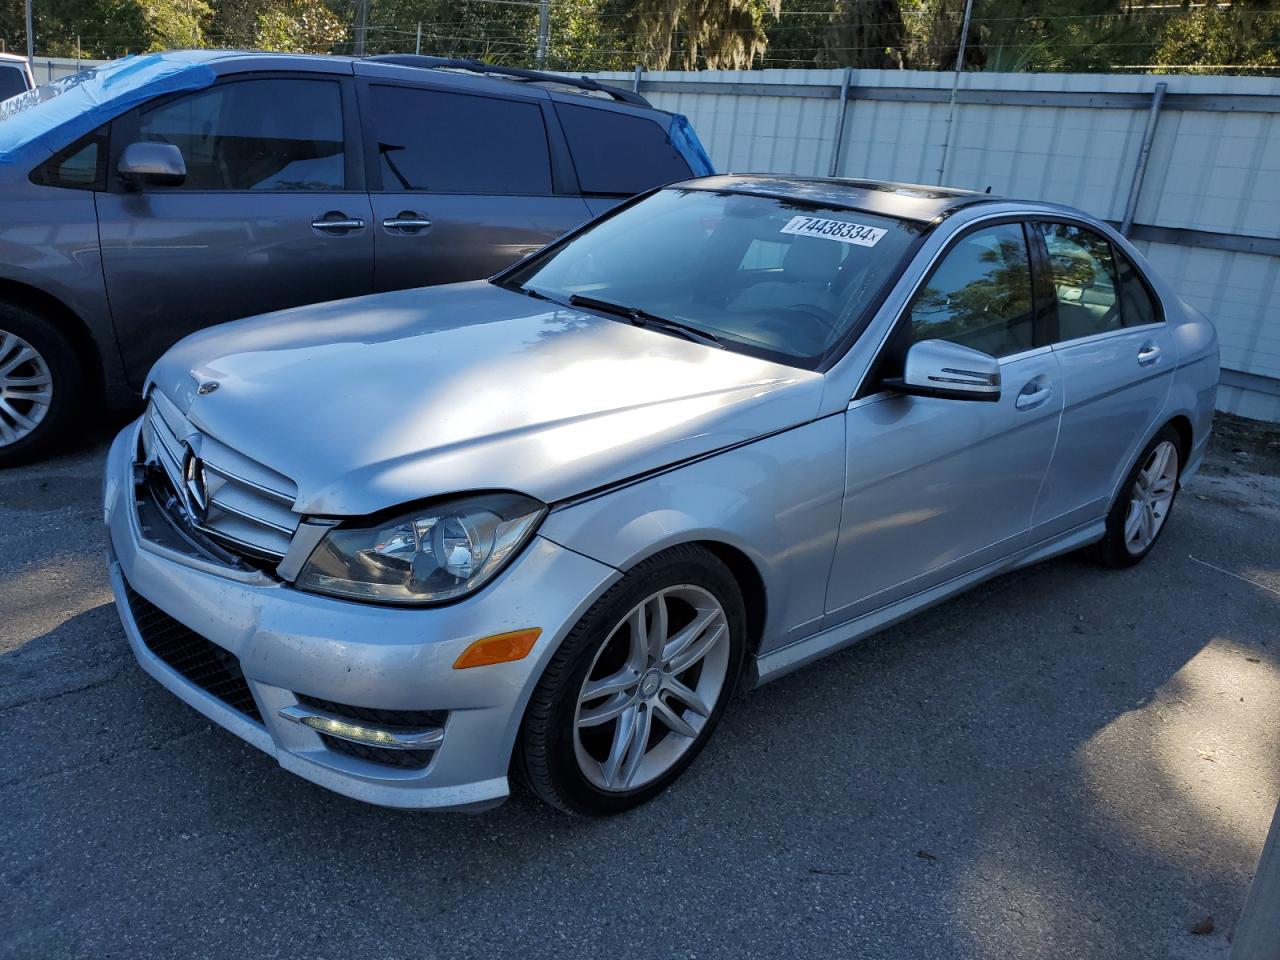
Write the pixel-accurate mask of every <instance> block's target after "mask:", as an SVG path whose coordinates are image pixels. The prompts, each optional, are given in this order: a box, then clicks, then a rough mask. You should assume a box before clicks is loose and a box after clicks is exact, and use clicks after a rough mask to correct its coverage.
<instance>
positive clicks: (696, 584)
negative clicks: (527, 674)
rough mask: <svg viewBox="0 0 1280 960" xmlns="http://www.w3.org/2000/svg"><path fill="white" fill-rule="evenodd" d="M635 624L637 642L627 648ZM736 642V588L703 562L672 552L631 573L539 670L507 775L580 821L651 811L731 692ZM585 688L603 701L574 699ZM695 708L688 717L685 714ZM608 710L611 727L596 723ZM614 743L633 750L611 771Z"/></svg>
mask: <svg viewBox="0 0 1280 960" xmlns="http://www.w3.org/2000/svg"><path fill="white" fill-rule="evenodd" d="M717 605H718V609H719V612H720V614H721V615H722V617H720V616H719V615H718V614H717V613H716V611H715V609H714V608H715V607H716V606H717ZM640 610H642V611H643V616H642V617H640V618H639V619H638V617H639V616H640V615H638V614H637V611H640ZM661 610H665V611H666V619H665V622H664V620H663V619H662V616H661V612H660V611H661ZM637 622H639V623H642V624H644V630H646V631H647V637H648V642H647V643H646V642H644V641H641V642H640V643H639V644H637V643H636V642H635V637H636V635H637V631H636V630H635V629H633V624H636V623H637ZM664 627H665V629H664ZM663 635H665V639H664V640H656V641H655V640H654V639H653V638H655V637H658V636H663ZM686 636H687V637H688V641H687V642H688V646H687V647H681V646H680V644H681V643H683V642H685V638H686ZM745 637H746V610H745V607H744V605H743V601H742V595H741V593H740V591H739V589H738V585H737V582H736V581H735V580H734V578H733V575H732V574H731V573H730V572H729V568H728V567H726V566H725V565H724V564H723V563H722V562H721V561H720V560H719V559H718V558H717V557H716V556H715V555H714V554H712V553H711V552H710V551H708V550H706V549H704V548H702V547H697V546H692V545H689V546H679V547H673V548H671V549H669V550H665V551H663V552H662V553H660V554H657V555H655V556H653V557H651V558H650V559H648V560H645V561H644V562H642V563H640V564H638V565H637V566H636V567H634V568H633V569H632V570H631V571H630V572H629V573H627V575H626V576H625V577H623V578H622V580H620V581H619V582H618V583H616V584H614V586H613V587H611V588H610V589H609V590H608V591H607V592H606V593H605V594H604V596H602V597H601V598H600V599H599V600H598V601H596V603H595V604H593V605H592V607H591V608H590V609H589V610H588V611H587V612H586V613H585V614H584V615H583V617H582V619H581V620H579V621H578V623H577V625H576V626H574V628H573V629H572V630H571V631H570V633H569V635H568V636H567V637H566V638H565V640H564V642H563V643H562V644H561V646H560V649H559V650H557V651H556V654H555V656H554V657H552V659H551V662H550V663H549V664H548V665H547V668H546V670H545V672H544V673H543V675H542V679H541V680H540V681H539V682H538V686H537V688H536V689H535V690H534V693H533V696H532V698H531V699H530V702H529V706H528V709H527V710H526V712H525V717H524V723H523V725H522V727H521V731H520V736H519V740H518V745H517V751H516V757H515V763H514V764H513V765H514V766H515V768H516V770H517V772H519V773H520V774H521V775H522V776H523V779H524V781H525V782H526V783H527V784H528V785H529V787H530V788H531V789H532V790H533V792H534V793H535V794H536V795H537V796H538V797H540V798H541V799H542V800H544V801H546V802H547V803H549V804H551V805H552V806H554V807H558V808H559V809H561V810H563V811H565V812H567V813H572V814H577V815H580V816H608V815H611V814H616V813H622V812H623V811H625V810H630V809H632V808H633V807H637V806H639V805H640V804H642V803H644V802H646V801H647V800H650V799H651V798H653V797H654V796H656V795H657V794H659V793H661V792H662V791H663V790H665V789H666V788H667V787H668V786H670V785H671V783H672V782H674V781H675V780H676V778H678V777H679V776H680V774H681V773H683V772H684V770H685V769H686V768H687V767H688V766H689V764H690V763H692V762H693V759H694V757H696V756H697V754H698V753H699V752H700V751H701V750H702V748H703V747H704V746H705V745H706V742H707V740H708V739H710V737H711V735H712V733H713V732H714V730H715V727H716V725H717V724H718V723H719V721H720V717H721V716H722V715H723V713H724V709H725V705H726V704H727V703H728V701H729V698H730V696H731V693H732V691H733V690H734V689H735V688H736V686H737V681H738V677H739V675H740V673H741V667H742V661H743V657H744V653H745V647H746V644H745ZM646 648H647V649H648V650H654V649H663V651H664V652H663V654H661V655H660V657H659V658H658V659H656V660H654V659H650V660H649V661H648V665H647V666H642V665H641V664H642V661H640V660H638V659H637V658H638V657H639V653H638V650H643V649H646ZM700 648H705V649H702V652H701V653H700V654H698V649H700ZM668 656H669V660H667V659H665V658H666V657H668ZM694 656H696V659H689V658H691V657H694ZM686 661H687V664H688V665H687V666H682V664H685V663H686ZM632 674H634V677H632V676H631V675H632ZM588 679H590V681H591V683H592V684H593V689H607V690H608V692H607V693H603V694H600V695H599V696H596V697H592V696H589V695H585V694H586V690H587V688H586V687H585V686H584V685H585V684H586V683H587V681H588ZM717 680H718V684H717ZM624 684H625V685H629V686H625V687H624V686H623V685H624ZM669 684H670V686H668V685H669ZM676 684H679V685H681V686H682V687H683V689H681V688H680V687H678V686H676ZM712 691H714V696H713V694H712ZM690 694H692V698H691V699H687V700H686V699H684V698H686V697H687V696H688V695H690ZM695 701H697V702H698V704H699V707H698V709H694V708H693V707H691V706H688V704H689V703H693V702H695ZM613 711H618V712H617V713H616V716H614V718H613V719H612V720H604V721H600V720H598V718H600V717H604V716H610V715H611V714H612V712H613ZM628 717H630V718H631V720H630V722H628V720H627V718H628ZM668 718H670V720H668ZM669 723H670V724H672V725H668V724H669ZM589 724H590V725H589ZM682 725H683V732H681V733H677V732H676V730H677V728H678V727H681V726H682ZM627 731H643V732H639V733H638V734H637V735H636V736H630V737H629V736H627ZM636 743H640V745H641V749H640V751H639V752H638V753H636V751H635V750H634V744H636ZM624 744H631V745H632V746H631V748H630V749H624V750H623V753H622V755H621V756H618V757H617V762H616V763H615V762H613V761H614V758H615V755H616V753H617V752H618V751H619V750H620V749H622V748H621V747H620V745H624ZM636 758H638V759H636ZM611 771H612V773H611Z"/></svg>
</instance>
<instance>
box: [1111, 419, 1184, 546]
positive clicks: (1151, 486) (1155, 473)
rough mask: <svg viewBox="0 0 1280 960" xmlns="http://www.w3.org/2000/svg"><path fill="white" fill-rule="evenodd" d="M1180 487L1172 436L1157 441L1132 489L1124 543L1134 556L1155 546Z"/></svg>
mask: <svg viewBox="0 0 1280 960" xmlns="http://www.w3.org/2000/svg"><path fill="white" fill-rule="evenodd" d="M1177 489H1178V448H1177V447H1176V446H1174V445H1173V444H1172V443H1171V442H1170V441H1168V440H1162V441H1161V442H1160V443H1158V444H1156V447H1155V449H1154V450H1152V451H1151V454H1150V456H1148V457H1147V462H1146V463H1145V464H1143V466H1142V469H1141V470H1139V471H1138V476H1137V477H1136V478H1135V479H1134V481H1133V489H1132V490H1130V491H1129V509H1128V510H1127V511H1126V513H1125V518H1124V545H1125V549H1126V550H1128V551H1129V553H1130V554H1131V555H1133V556H1137V555H1138V554H1140V553H1142V552H1143V551H1144V550H1146V549H1147V548H1148V547H1150V546H1151V544H1152V543H1153V542H1155V539H1156V537H1157V536H1159V534H1160V528H1161V527H1163V526H1164V521H1165V518H1166V517H1167V516H1169V507H1170V506H1171V505H1172V504H1173V495H1174V493H1176V492H1177Z"/></svg>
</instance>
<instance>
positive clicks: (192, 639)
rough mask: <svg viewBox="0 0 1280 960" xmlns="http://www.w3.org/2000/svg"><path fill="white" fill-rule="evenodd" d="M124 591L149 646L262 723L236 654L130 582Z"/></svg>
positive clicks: (187, 675) (139, 631) (188, 676)
mask: <svg viewBox="0 0 1280 960" xmlns="http://www.w3.org/2000/svg"><path fill="white" fill-rule="evenodd" d="M124 592H125V598H126V599H127V600H128V602H129V609H130V611H131V612H132V613H133V622H134V623H136V624H137V626H138V633H139V634H140V635H141V636H142V642H143V643H144V644H146V646H147V649H148V650H150V651H151V652H152V653H154V654H155V655H156V656H157V657H159V658H160V659H161V660H163V661H164V662H165V663H167V664H168V665H169V666H170V667H172V668H173V669H174V670H176V671H177V672H178V673H180V674H182V676H184V677H186V678H187V679H188V680H190V681H191V682H192V683H194V684H195V685H196V686H197V687H199V688H200V689H201V690H204V691H205V692H206V693H210V694H212V695H213V696H215V697H217V698H218V699H219V700H221V701H222V702H223V703H225V704H226V705H227V706H229V707H232V708H233V709H235V710H239V711H240V712H241V713H243V714H244V715H245V716H247V717H248V718H249V719H250V720H253V721H254V722H255V723H262V714H260V713H259V712H258V704H257V703H256V702H255V701H254V699H253V693H252V692H251V691H250V690H249V684H248V683H246V682H245V679H244V672H243V671H242V670H241V669H240V661H239V660H237V659H236V656H235V654H233V653H231V652H230V651H228V650H224V649H222V647H220V646H218V645H217V644H216V643H212V642H210V641H208V640H206V639H205V638H204V637H202V636H200V634H198V633H196V632H195V631H194V630H192V629H191V628H190V627H188V626H186V625H184V624H182V623H179V622H178V621H177V620H175V619H173V617H171V616H169V615H168V614H167V613H165V612H164V611H163V610H161V609H160V608H159V607H157V606H156V605H155V604H154V603H152V602H151V601H150V600H148V599H147V598H146V597H144V596H142V595H141V594H140V593H138V592H137V591H135V590H134V589H133V588H132V587H131V586H129V584H128V583H126V584H125V585H124Z"/></svg>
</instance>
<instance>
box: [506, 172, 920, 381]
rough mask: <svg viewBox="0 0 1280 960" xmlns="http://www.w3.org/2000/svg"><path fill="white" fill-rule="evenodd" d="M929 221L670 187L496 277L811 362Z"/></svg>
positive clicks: (836, 338)
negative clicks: (664, 320)
mask: <svg viewBox="0 0 1280 960" xmlns="http://www.w3.org/2000/svg"><path fill="white" fill-rule="evenodd" d="M922 229H923V227H921V226H919V225H916V224H910V223H905V222H903V221H899V220H892V219H889V218H887V217H881V216H875V215H873V214H869V213H863V212H861V211H856V210H844V209H836V208H832V207H822V206H815V205H813V204H810V203H805V202H803V201H798V200H782V199H776V198H773V197H760V196H752V195H747V194H738V193H729V192H721V191H710V190H697V189H688V188H672V189H667V190H661V191H659V192H658V193H655V194H653V195H652V196H650V197H648V198H646V199H644V200H642V201H640V202H639V203H636V204H634V205H632V206H630V207H627V208H626V209H624V210H622V211H620V212H619V213H617V214H616V215H614V216H612V217H609V218H608V219H605V220H602V221H600V222H598V223H596V224H595V225H593V226H591V227H590V228H589V229H587V230H586V231H585V232H584V233H582V234H580V235H578V236H577V237H575V238H574V239H572V240H570V241H569V242H568V243H566V244H564V245H563V246H561V247H559V248H558V249H553V250H550V251H548V252H547V253H546V254H544V255H542V256H538V257H535V258H534V259H533V260H532V261H530V262H528V263H525V264H522V265H521V266H519V267H517V268H516V269H515V270H513V271H511V272H510V273H509V274H507V275H506V276H505V277H502V278H500V281H499V282H501V283H503V284H504V285H508V286H518V287H520V288H521V289H524V290H526V291H532V292H534V293H537V294H540V295H542V296H545V297H549V298H551V299H554V300H558V301H561V302H564V303H568V302H569V300H570V298H572V297H574V296H577V297H579V298H582V297H588V298H591V299H593V300H597V301H607V302H608V303H610V304H614V305H619V306H624V307H627V308H630V309H632V310H634V311H636V312H637V313H642V314H651V315H654V316H656V317H661V318H666V319H668V320H672V321H675V322H677V323H680V324H683V325H685V326H687V327H689V328H692V329H693V330H696V331H700V332H702V333H705V334H708V335H710V336H712V337H714V338H716V339H717V340H719V341H720V342H721V343H722V344H723V345H724V346H726V347H728V348H730V349H738V350H741V351H742V352H747V353H753V354H756V355H759V356H764V357H767V358H769V359H773V360H779V361H781V362H783V363H788V364H792V365H798V366H805V367H810V368H813V367H816V366H817V365H818V364H820V363H821V361H822V360H823V359H824V358H825V357H826V356H827V355H829V354H830V353H831V351H832V350H833V349H834V348H835V347H837V346H838V345H840V344H842V342H843V341H844V339H845V337H846V335H847V334H849V333H850V332H851V331H852V330H853V328H854V324H855V323H857V321H858V320H859V318H860V317H861V315H862V313H863V312H864V308H865V307H866V306H867V305H868V304H869V303H871V302H873V301H874V300H875V299H876V295H877V294H878V293H879V291H880V290H881V289H882V288H883V287H884V285H885V283H886V281H888V280H890V279H892V278H894V277H895V276H896V275H897V273H898V265H899V263H900V261H901V260H902V259H903V257H904V255H905V254H906V252H907V249H908V247H909V246H910V244H911V241H912V240H913V239H914V238H915V237H916V236H918V235H919V233H920V231H921V230H922Z"/></svg>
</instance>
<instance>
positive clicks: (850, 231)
mask: <svg viewBox="0 0 1280 960" xmlns="http://www.w3.org/2000/svg"><path fill="white" fill-rule="evenodd" d="M780 232H781V233H790V234H794V235H795V236H797V237H821V238H822V239H824V240H838V241H840V242H841V243H856V244H857V245H858V246H860V247H874V246H875V245H876V244H877V243H879V242H880V238H881V237H883V236H884V235H885V234H886V233H888V232H889V231H887V230H885V229H884V228H883V227H868V226H865V225H863V224H861V223H850V222H849V221H848V220H825V219H823V218H822V217H803V216H801V217H792V218H791V220H790V221H788V223H787V225H786V226H785V227H783V228H782V230H781V231H780Z"/></svg>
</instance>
